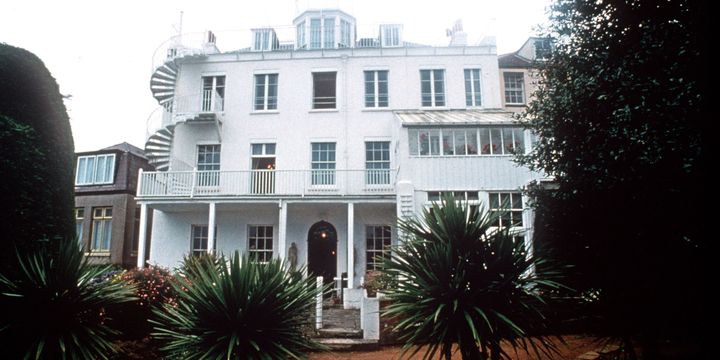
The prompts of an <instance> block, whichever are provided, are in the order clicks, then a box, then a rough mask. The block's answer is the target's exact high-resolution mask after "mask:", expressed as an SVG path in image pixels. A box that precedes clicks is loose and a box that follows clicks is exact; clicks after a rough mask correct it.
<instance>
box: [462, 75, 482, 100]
mask: <svg viewBox="0 0 720 360" xmlns="http://www.w3.org/2000/svg"><path fill="white" fill-rule="evenodd" d="M463 73H464V76H465V105H466V106H468V107H480V106H482V71H481V69H480V68H465V69H463ZM468 75H469V77H468Z"/></svg>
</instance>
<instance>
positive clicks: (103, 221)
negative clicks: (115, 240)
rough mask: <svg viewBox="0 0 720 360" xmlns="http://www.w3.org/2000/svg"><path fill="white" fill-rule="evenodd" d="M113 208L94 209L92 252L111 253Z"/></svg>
mask: <svg viewBox="0 0 720 360" xmlns="http://www.w3.org/2000/svg"><path fill="white" fill-rule="evenodd" d="M111 238H112V207H98V208H93V222H92V241H91V242H90V250H91V251H101V252H108V251H110V240H111Z"/></svg>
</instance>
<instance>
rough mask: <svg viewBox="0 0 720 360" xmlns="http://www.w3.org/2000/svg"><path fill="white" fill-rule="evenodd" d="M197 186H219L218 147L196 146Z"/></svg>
mask: <svg viewBox="0 0 720 360" xmlns="http://www.w3.org/2000/svg"><path fill="white" fill-rule="evenodd" d="M197 154H198V155H197V171H198V174H197V185H198V186H218V185H219V184H220V145H198V152H197Z"/></svg>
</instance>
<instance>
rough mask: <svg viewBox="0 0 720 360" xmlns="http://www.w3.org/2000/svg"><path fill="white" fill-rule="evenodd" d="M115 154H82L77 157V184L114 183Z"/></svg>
mask: <svg viewBox="0 0 720 360" xmlns="http://www.w3.org/2000/svg"><path fill="white" fill-rule="evenodd" d="M114 175H115V154H103V155H91V156H80V157H78V159H77V169H76V171H75V185H94V184H112V183H113V178H114Z"/></svg>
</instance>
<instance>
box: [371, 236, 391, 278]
mask: <svg viewBox="0 0 720 360" xmlns="http://www.w3.org/2000/svg"><path fill="white" fill-rule="evenodd" d="M365 239H366V243H367V250H366V252H365V262H366V265H365V270H366V271H369V270H376V269H379V268H380V266H381V265H382V261H383V259H387V258H389V257H390V245H391V243H392V232H391V230H390V226H388V225H369V226H367V227H366V228H365Z"/></svg>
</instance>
